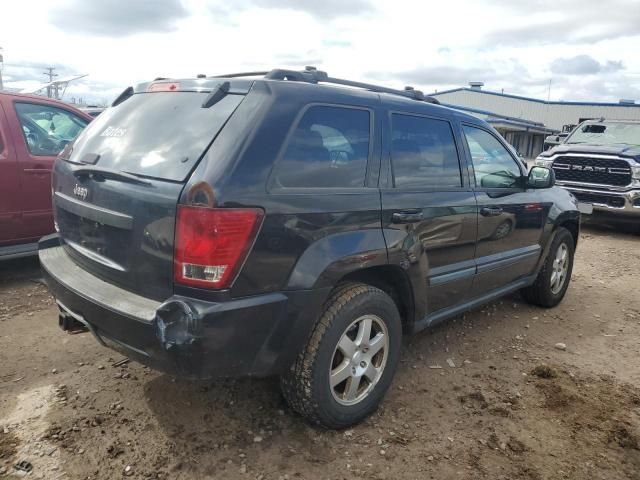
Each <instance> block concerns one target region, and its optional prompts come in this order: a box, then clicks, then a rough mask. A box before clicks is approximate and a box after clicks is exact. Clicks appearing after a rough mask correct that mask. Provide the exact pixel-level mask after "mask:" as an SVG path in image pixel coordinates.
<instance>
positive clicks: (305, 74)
mask: <svg viewBox="0 0 640 480" xmlns="http://www.w3.org/2000/svg"><path fill="white" fill-rule="evenodd" d="M255 76H264V78H266V79H269V80H289V81H294V82H307V83H315V84H317V83H330V84H333V85H344V86H347V87H355V88H362V89H364V90H369V91H371V92H376V93H390V94H392V95H400V96H402V97H406V98H411V99H413V100H418V101H422V102H427V103H434V104H436V105H439V104H440V102H439V101H438V99H436V98H433V97H430V96H428V95H425V94H424V93H423V92H422V91H420V90H416V89H415V88H413V87H410V86H407V87H404V90H396V89H395V88H388V87H383V86H381V85H374V84H372V83H364V82H356V81H354V80H346V79H343V78H334V77H330V76H329V75H328V74H327V72H324V71H322V70H318V69H317V68H316V67H312V66H307V67H305V68H304V70H301V71H300V70H287V69H281V68H276V69H273V70H270V71H265V72H244V73H230V74H227V75H216V76H214V77H213V78H238V77H255Z"/></svg>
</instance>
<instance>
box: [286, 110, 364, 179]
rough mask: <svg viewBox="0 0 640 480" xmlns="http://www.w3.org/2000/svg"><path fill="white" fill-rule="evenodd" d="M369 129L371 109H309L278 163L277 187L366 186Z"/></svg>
mask: <svg viewBox="0 0 640 480" xmlns="http://www.w3.org/2000/svg"><path fill="white" fill-rule="evenodd" d="M370 130H371V115H370V112H369V111H368V110H364V109H359V108H349V107H334V106H320V105H318V106H312V107H310V108H308V109H307V111H306V112H305V113H304V115H303V116H302V118H301V119H300V121H299V122H298V125H297V126H296V129H295V131H294V132H293V135H292V136H291V137H290V139H289V143H288V145H287V147H286V150H285V152H284V155H283V157H282V159H281V160H280V162H279V164H278V167H277V169H276V174H275V179H274V183H275V186H276V187H285V188H313V187H320V188H356V187H363V186H364V182H365V176H366V171H367V160H368V158H369V144H370Z"/></svg>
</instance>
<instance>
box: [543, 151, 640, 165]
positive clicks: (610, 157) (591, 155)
mask: <svg viewBox="0 0 640 480" xmlns="http://www.w3.org/2000/svg"><path fill="white" fill-rule="evenodd" d="M558 157H575V158H602V159H608V160H624V161H625V162H627V163H628V164H629V165H634V166H635V165H640V163H638V162H636V161H634V160H633V159H631V158H628V157H621V156H619V155H606V154H603V153H586V152H585V153H555V154H553V155H551V156H550V157H538V158H536V160H555V159H556V158H558Z"/></svg>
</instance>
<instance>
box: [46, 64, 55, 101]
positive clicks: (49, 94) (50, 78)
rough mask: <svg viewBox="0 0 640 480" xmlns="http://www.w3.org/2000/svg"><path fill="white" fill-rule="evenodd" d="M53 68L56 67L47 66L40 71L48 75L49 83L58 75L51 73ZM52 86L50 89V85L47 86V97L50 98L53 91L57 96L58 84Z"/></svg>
mask: <svg viewBox="0 0 640 480" xmlns="http://www.w3.org/2000/svg"><path fill="white" fill-rule="evenodd" d="M55 69H56V67H47V71H46V72H42V73H43V74H44V75H47V76H48V77H49V83H51V82H53V79H54V78H55V77H57V76H58V74H57V73H53V71H54V70H55ZM54 88H55V89H52V88H51V85H49V86H48V87H47V97H49V98H51V93H52V91H53V92H55V98H56V99H57V98H58V86H57V85H56V86H55V87H54Z"/></svg>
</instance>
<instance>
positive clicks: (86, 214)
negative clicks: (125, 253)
mask: <svg viewBox="0 0 640 480" xmlns="http://www.w3.org/2000/svg"><path fill="white" fill-rule="evenodd" d="M54 197H55V200H56V205H57V206H58V207H60V208H62V209H63V210H66V211H68V212H71V213H73V214H74V215H78V216H79V217H83V218H86V219H89V220H92V221H94V222H98V223H102V224H105V225H110V226H112V227H116V228H122V229H123V230H131V229H132V228H133V217H131V216H130V215H127V214H124V213H120V212H115V211H113V210H109V209H108V208H103V207H98V206H97V205H91V204H90V203H87V202H82V201H80V200H78V199H76V198H73V197H70V196H69V195H65V194H64V193H62V192H55V193H54Z"/></svg>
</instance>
